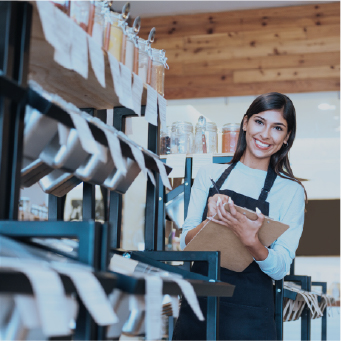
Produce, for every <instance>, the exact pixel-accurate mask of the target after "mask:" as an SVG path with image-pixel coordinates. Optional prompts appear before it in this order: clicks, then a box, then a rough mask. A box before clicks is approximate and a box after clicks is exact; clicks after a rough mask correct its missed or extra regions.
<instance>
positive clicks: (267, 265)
mask: <svg viewBox="0 0 341 341" xmlns="http://www.w3.org/2000/svg"><path fill="white" fill-rule="evenodd" d="M227 167H229V165H226V164H224V165H221V164H209V165H207V166H204V167H202V168H201V169H200V170H199V171H198V173H197V176H196V178H195V179H194V184H193V187H192V191H191V197H190V202H189V206H188V215H187V218H186V220H185V222H184V225H183V226H182V234H181V238H180V247H181V249H184V247H185V246H186V243H185V237H186V235H187V232H188V231H189V230H192V229H193V228H195V227H196V226H198V225H199V224H200V223H201V221H202V215H203V212H204V209H205V205H206V201H207V196H208V191H209V189H210V187H212V182H211V180H210V177H211V178H212V179H213V180H214V181H215V182H217V181H218V179H219V178H220V176H221V175H222V173H223V171H224V170H225V169H226V168H227ZM266 174H267V172H266V171H263V170H259V169H252V168H249V167H247V166H245V165H244V164H243V163H241V162H238V163H237V165H236V166H235V168H234V169H233V170H232V172H231V173H230V175H229V176H228V178H227V179H226V181H225V182H224V183H223V185H222V187H221V190H224V189H229V190H232V191H235V192H236V193H239V194H243V195H245V196H248V197H251V198H254V199H258V197H259V195H260V193H261V190H262V188H263V186H264V181H265V178H266ZM266 201H268V202H269V206H270V210H269V217H270V218H272V219H274V220H277V221H280V222H282V223H284V224H287V225H289V226H290V227H289V229H288V230H287V231H285V232H284V233H283V234H282V235H281V236H280V237H279V238H278V239H277V240H276V241H275V242H274V243H273V244H272V245H271V246H270V248H269V249H268V250H269V254H268V257H267V258H266V259H265V260H263V261H256V262H257V264H258V265H259V267H260V269H261V270H262V271H263V272H264V273H266V274H267V275H268V276H270V277H271V278H273V279H275V280H277V279H281V278H283V277H284V276H285V275H286V274H287V273H288V272H289V269H290V264H291V262H292V260H293V258H294V257H295V252H296V250H297V247H298V243H299V240H300V237H301V235H302V231H303V223H304V208H305V200H304V190H303V187H302V186H301V185H300V184H298V183H296V182H294V181H291V180H288V179H283V178H281V177H280V176H277V177H276V180H275V182H274V184H273V186H272V188H271V190H270V192H269V194H268V197H267V200H266Z"/></svg>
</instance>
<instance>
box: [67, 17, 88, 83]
mask: <svg viewBox="0 0 341 341" xmlns="http://www.w3.org/2000/svg"><path fill="white" fill-rule="evenodd" d="M71 36H72V39H71V65H72V69H73V70H75V71H76V72H78V73H79V74H80V75H81V76H83V77H84V78H85V79H87V78H88V41H87V34H86V32H85V31H84V30H83V29H82V28H81V27H80V26H79V25H77V24H76V23H75V22H74V21H72V22H71Z"/></svg>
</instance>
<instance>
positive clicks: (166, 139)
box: [160, 127, 172, 155]
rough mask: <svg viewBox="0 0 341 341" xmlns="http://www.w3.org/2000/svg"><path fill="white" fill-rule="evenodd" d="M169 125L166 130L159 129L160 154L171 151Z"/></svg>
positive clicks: (170, 130)
mask: <svg viewBox="0 0 341 341" xmlns="http://www.w3.org/2000/svg"><path fill="white" fill-rule="evenodd" d="M171 132H172V129H171V127H167V128H166V130H161V134H160V155H167V154H170V153H171Z"/></svg>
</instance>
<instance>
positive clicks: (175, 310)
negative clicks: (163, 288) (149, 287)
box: [170, 296, 179, 318]
mask: <svg viewBox="0 0 341 341" xmlns="http://www.w3.org/2000/svg"><path fill="white" fill-rule="evenodd" d="M170 298H171V305H172V312H173V316H174V317H176V318H178V317H179V298H178V296H171V297H170Z"/></svg>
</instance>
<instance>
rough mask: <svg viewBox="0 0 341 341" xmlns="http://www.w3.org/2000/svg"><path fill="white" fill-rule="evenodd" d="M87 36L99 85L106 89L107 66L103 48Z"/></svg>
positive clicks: (92, 64)
mask: <svg viewBox="0 0 341 341" xmlns="http://www.w3.org/2000/svg"><path fill="white" fill-rule="evenodd" d="M87 36H88V42H89V54H90V60H91V66H92V69H93V70H94V73H95V76H96V78H97V80H98V82H99V84H101V85H102V87H103V88H105V66H104V54H103V51H102V48H101V47H100V46H99V45H98V44H97V42H96V40H95V39H93V38H92V37H90V36H89V35H87Z"/></svg>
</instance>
